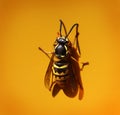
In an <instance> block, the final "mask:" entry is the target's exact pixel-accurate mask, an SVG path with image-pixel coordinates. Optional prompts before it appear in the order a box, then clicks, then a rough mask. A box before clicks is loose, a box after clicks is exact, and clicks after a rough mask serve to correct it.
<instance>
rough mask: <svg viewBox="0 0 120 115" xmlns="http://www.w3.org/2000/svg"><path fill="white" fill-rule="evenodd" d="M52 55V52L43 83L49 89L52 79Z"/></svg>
mask: <svg viewBox="0 0 120 115" xmlns="http://www.w3.org/2000/svg"><path fill="white" fill-rule="evenodd" d="M53 57H54V54H52V56H51V59H50V62H49V65H48V68H47V71H46V74H45V78H44V84H45V87H46V88H48V89H50V86H51V83H52V79H53V75H52V65H53Z"/></svg>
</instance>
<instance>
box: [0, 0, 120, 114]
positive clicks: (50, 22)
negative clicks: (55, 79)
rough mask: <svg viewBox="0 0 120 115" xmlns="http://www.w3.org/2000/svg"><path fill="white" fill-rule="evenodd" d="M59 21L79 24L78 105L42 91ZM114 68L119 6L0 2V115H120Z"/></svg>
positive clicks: (119, 72)
mask: <svg viewBox="0 0 120 115" xmlns="http://www.w3.org/2000/svg"><path fill="white" fill-rule="evenodd" d="M59 19H62V20H63V21H64V23H65V25H66V27H67V28H68V29H69V28H70V27H71V26H72V25H73V24H74V23H76V22H77V23H79V24H80V26H79V32H80V36H79V42H80V47H81V53H82V57H81V60H80V61H89V63H90V65H89V66H87V67H85V69H84V71H82V72H81V76H82V81H83V85H84V90H85V94H84V98H83V100H81V101H79V100H78V97H77V96H76V97H75V98H73V99H71V98H68V97H66V96H65V95H64V94H63V92H62V91H61V92H60V93H59V94H58V95H57V96H56V97H55V98H53V97H52V96H51V93H50V92H49V91H48V90H47V89H46V88H45V87H44V82H43V81H44V75H45V72H46V68H47V65H48V63H49V59H48V58H47V57H46V56H45V55H44V54H43V53H42V52H40V51H39V50H38V47H39V46H40V47H41V48H43V49H45V50H46V51H48V52H50V51H52V50H53V46H52V45H53V42H54V40H55V38H56V36H57V32H58V31H59ZM71 36H72V35H71ZM119 68H120V1H119V0H101V1H99V0H98V1H95V0H66V1H65V0H51V1H50V0H48V1H47V0H43V1H42V0H41V1H39V2H38V1H37V0H32V1H27V0H24V1H22V0H21V1H18V0H15V1H14V0H0V115H120V69H119Z"/></svg>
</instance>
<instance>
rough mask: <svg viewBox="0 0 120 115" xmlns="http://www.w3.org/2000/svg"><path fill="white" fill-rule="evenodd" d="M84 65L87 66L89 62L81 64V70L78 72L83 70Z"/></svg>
mask: <svg viewBox="0 0 120 115" xmlns="http://www.w3.org/2000/svg"><path fill="white" fill-rule="evenodd" d="M86 65H89V62H84V63H82V68H81V69H80V71H82V70H83V68H84V66H86Z"/></svg>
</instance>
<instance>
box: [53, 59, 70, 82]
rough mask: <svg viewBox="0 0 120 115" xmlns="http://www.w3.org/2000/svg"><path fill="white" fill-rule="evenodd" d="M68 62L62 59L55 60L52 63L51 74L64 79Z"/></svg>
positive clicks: (67, 71) (67, 70)
mask: <svg viewBox="0 0 120 115" xmlns="http://www.w3.org/2000/svg"><path fill="white" fill-rule="evenodd" d="M68 66H69V64H68V62H65V61H64V60H60V61H57V62H55V63H54V64H53V74H54V75H55V77H56V78H57V79H60V80H65V79H66V78H67V75H68V73H69V69H68Z"/></svg>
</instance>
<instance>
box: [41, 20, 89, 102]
mask: <svg viewBox="0 0 120 115" xmlns="http://www.w3.org/2000/svg"><path fill="white" fill-rule="evenodd" d="M78 27H79V24H78V23H75V24H74V25H73V26H72V27H71V29H70V30H69V32H68V33H67V30H66V27H65V25H64V23H63V21H62V20H60V28H59V33H58V37H57V38H56V40H55V42H54V44H53V46H54V51H53V52H50V53H48V52H46V51H45V50H43V49H42V48H40V47H39V50H40V51H42V52H43V53H44V54H45V55H46V56H47V57H48V58H49V59H50V62H49V65H48V68H47V71H46V74H45V78H44V84H45V87H46V88H48V89H49V91H51V92H52V96H53V97H55V96H56V95H57V94H58V92H59V91H60V90H63V92H64V94H65V95H66V96H68V97H71V98H73V97H75V96H76V95H77V94H78V92H79V94H78V95H79V99H80V100H81V99H82V97H83V93H84V89H83V85H82V80H81V75H80V71H81V70H83V68H84V66H85V65H88V64H89V63H88V62H85V63H82V67H81V68H80V66H79V58H80V56H81V51H80V46H79V41H78V36H79V32H78ZM62 28H63V29H64V33H65V35H64V36H63V35H62ZM74 28H75V30H76V34H75V38H74V41H73V43H72V42H71V41H70V40H69V39H68V36H69V35H70V33H71V31H72V30H73V29H74ZM50 54H51V56H50Z"/></svg>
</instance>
